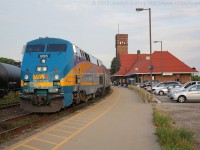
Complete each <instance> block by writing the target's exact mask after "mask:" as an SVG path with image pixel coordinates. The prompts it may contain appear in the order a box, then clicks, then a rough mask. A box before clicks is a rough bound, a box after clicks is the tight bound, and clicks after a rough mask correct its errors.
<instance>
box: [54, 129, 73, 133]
mask: <svg viewBox="0 0 200 150" xmlns="http://www.w3.org/2000/svg"><path fill="white" fill-rule="evenodd" d="M52 130H56V131H60V132H66V133H74V132H72V131H66V130H61V129H52Z"/></svg>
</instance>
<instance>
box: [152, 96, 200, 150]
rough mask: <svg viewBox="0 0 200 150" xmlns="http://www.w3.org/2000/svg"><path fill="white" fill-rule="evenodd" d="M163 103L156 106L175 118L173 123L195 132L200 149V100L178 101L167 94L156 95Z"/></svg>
mask: <svg viewBox="0 0 200 150" xmlns="http://www.w3.org/2000/svg"><path fill="white" fill-rule="evenodd" d="M155 97H156V98H157V99H158V100H160V101H161V103H160V104H159V103H158V104H156V105H155V107H156V108H157V109H159V110H162V111H164V112H166V113H167V114H169V115H170V116H171V117H172V118H173V125H174V126H176V127H184V128H188V129H189V130H192V131H193V132H194V137H195V141H196V143H197V149H200V128H199V125H200V100H195V101H194V100H193V101H186V102H185V103H178V102H176V101H171V100H170V99H169V98H168V97H167V96H166V95H164V96H157V95H156V96H155Z"/></svg>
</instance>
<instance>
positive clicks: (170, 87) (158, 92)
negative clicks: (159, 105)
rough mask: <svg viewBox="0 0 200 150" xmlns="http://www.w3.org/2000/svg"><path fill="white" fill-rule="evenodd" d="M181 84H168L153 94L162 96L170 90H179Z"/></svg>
mask: <svg viewBox="0 0 200 150" xmlns="http://www.w3.org/2000/svg"><path fill="white" fill-rule="evenodd" d="M180 87H181V84H170V85H168V86H166V87H163V88H160V89H156V90H154V93H155V94H157V95H164V94H167V91H168V90H169V89H172V88H180Z"/></svg>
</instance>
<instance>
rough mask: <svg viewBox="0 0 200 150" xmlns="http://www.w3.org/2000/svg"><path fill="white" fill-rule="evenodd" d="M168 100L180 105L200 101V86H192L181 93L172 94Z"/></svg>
mask: <svg viewBox="0 0 200 150" xmlns="http://www.w3.org/2000/svg"><path fill="white" fill-rule="evenodd" d="M170 99H172V100H174V101H178V102H180V103H183V102H185V101H187V100H200V85H192V86H190V87H188V88H186V89H184V90H182V91H179V92H174V93H172V96H171V97H170Z"/></svg>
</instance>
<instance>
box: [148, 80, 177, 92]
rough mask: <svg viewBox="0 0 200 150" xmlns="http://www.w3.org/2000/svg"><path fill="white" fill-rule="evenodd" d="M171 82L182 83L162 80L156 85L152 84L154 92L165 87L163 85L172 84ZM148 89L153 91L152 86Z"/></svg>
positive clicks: (173, 82)
mask: <svg viewBox="0 0 200 150" xmlns="http://www.w3.org/2000/svg"><path fill="white" fill-rule="evenodd" d="M170 84H177V85H180V83H179V82H177V81H167V82H160V83H158V84H156V85H155V86H152V92H154V90H157V89H161V88H163V87H166V86H168V85H170ZM147 91H149V92H150V91H151V87H148V88H147Z"/></svg>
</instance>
